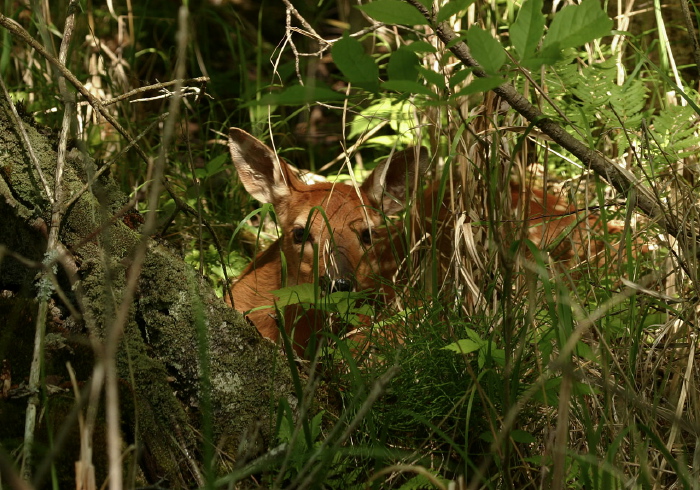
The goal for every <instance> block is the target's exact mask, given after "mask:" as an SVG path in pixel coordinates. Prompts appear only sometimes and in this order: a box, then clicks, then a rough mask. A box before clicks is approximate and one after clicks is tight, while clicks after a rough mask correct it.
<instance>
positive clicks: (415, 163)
mask: <svg viewBox="0 0 700 490" xmlns="http://www.w3.org/2000/svg"><path fill="white" fill-rule="evenodd" d="M428 163H429V159H428V150H427V149H426V148H425V147H423V146H421V147H412V148H407V149H405V150H403V151H399V152H396V153H394V155H393V157H392V158H391V159H390V160H386V161H385V162H384V163H381V164H380V165H378V166H377V168H375V169H374V170H373V171H372V173H371V174H370V175H369V177H367V180H365V181H364V182H363V184H362V190H363V191H364V192H365V194H367V197H368V198H369V200H370V204H371V205H372V206H373V207H375V208H377V209H380V210H381V211H382V212H383V213H384V214H387V215H391V214H396V213H398V212H399V211H401V210H402V209H403V208H404V207H405V206H406V200H407V198H408V196H410V195H411V193H412V192H413V186H414V182H415V180H416V175H417V176H418V177H419V178H420V176H422V175H423V174H424V173H425V170H426V169H427V168H428Z"/></svg>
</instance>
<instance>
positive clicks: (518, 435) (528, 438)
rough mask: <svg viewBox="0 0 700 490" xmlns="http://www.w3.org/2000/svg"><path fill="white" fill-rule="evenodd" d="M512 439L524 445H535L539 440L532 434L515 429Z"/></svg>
mask: <svg viewBox="0 0 700 490" xmlns="http://www.w3.org/2000/svg"><path fill="white" fill-rule="evenodd" d="M510 437H511V438H512V439H513V440H514V441H515V442H520V443H523V444H533V443H535V442H537V439H535V437H534V436H533V435H532V434H530V433H529V432H525V431H524V430H519V429H514V430H512V431H511V433H510Z"/></svg>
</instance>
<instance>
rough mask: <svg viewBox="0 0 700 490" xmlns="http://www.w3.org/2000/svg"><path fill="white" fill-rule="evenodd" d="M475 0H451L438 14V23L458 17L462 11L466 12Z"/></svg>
mask: <svg viewBox="0 0 700 490" xmlns="http://www.w3.org/2000/svg"><path fill="white" fill-rule="evenodd" d="M473 2H474V0H450V1H449V2H447V3H446V4H445V5H444V6H443V7H442V8H441V9H440V11H439V12H438V14H437V21H438V22H444V21H446V20H447V19H449V18H450V17H452V16H453V15H457V14H458V13H460V12H461V11H462V10H466V8H467V7H469V6H470V5H471V4H472V3H473Z"/></svg>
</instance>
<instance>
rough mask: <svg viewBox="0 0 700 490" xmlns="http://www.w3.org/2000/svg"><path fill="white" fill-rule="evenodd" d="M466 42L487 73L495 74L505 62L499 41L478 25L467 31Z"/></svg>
mask: <svg viewBox="0 0 700 490" xmlns="http://www.w3.org/2000/svg"><path fill="white" fill-rule="evenodd" d="M467 43H468V44H469V49H471V52H472V55H473V56H474V58H475V59H476V61H477V62H478V63H479V65H480V66H481V68H483V69H484V71H485V72H486V73H488V74H489V75H495V74H496V73H498V70H499V69H500V68H501V67H502V66H503V65H504V63H505V62H506V52H505V51H504V50H503V47H502V46H501V43H499V42H498V41H497V40H495V39H494V38H493V36H492V35H491V34H489V33H488V32H486V31H485V30H483V29H482V28H480V27H478V26H472V27H471V28H470V29H469V30H468V31H467Z"/></svg>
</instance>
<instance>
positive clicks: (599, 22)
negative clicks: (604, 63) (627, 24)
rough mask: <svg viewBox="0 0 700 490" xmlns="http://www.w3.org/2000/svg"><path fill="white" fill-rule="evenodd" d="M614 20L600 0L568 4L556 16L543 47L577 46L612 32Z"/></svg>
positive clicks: (584, 0)
mask: <svg viewBox="0 0 700 490" xmlns="http://www.w3.org/2000/svg"><path fill="white" fill-rule="evenodd" d="M612 27H613V21H612V20H611V19H610V18H609V17H608V15H607V14H606V13H605V11H604V10H603V9H601V7H600V2H599V1H598V0H583V2H581V4H580V5H568V6H566V7H564V8H563V9H562V10H561V12H559V13H558V14H556V15H555V16H554V20H552V24H551V25H550V26H549V31H548V32H547V35H546V36H545V38H544V41H543V43H542V48H543V49H544V48H546V47H547V46H552V45H555V44H556V45H558V46H559V49H565V48H575V47H577V46H581V45H583V44H586V43H587V42H590V41H593V40H594V39H598V38H600V37H603V36H607V35H608V34H610V30H611V29H612Z"/></svg>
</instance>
